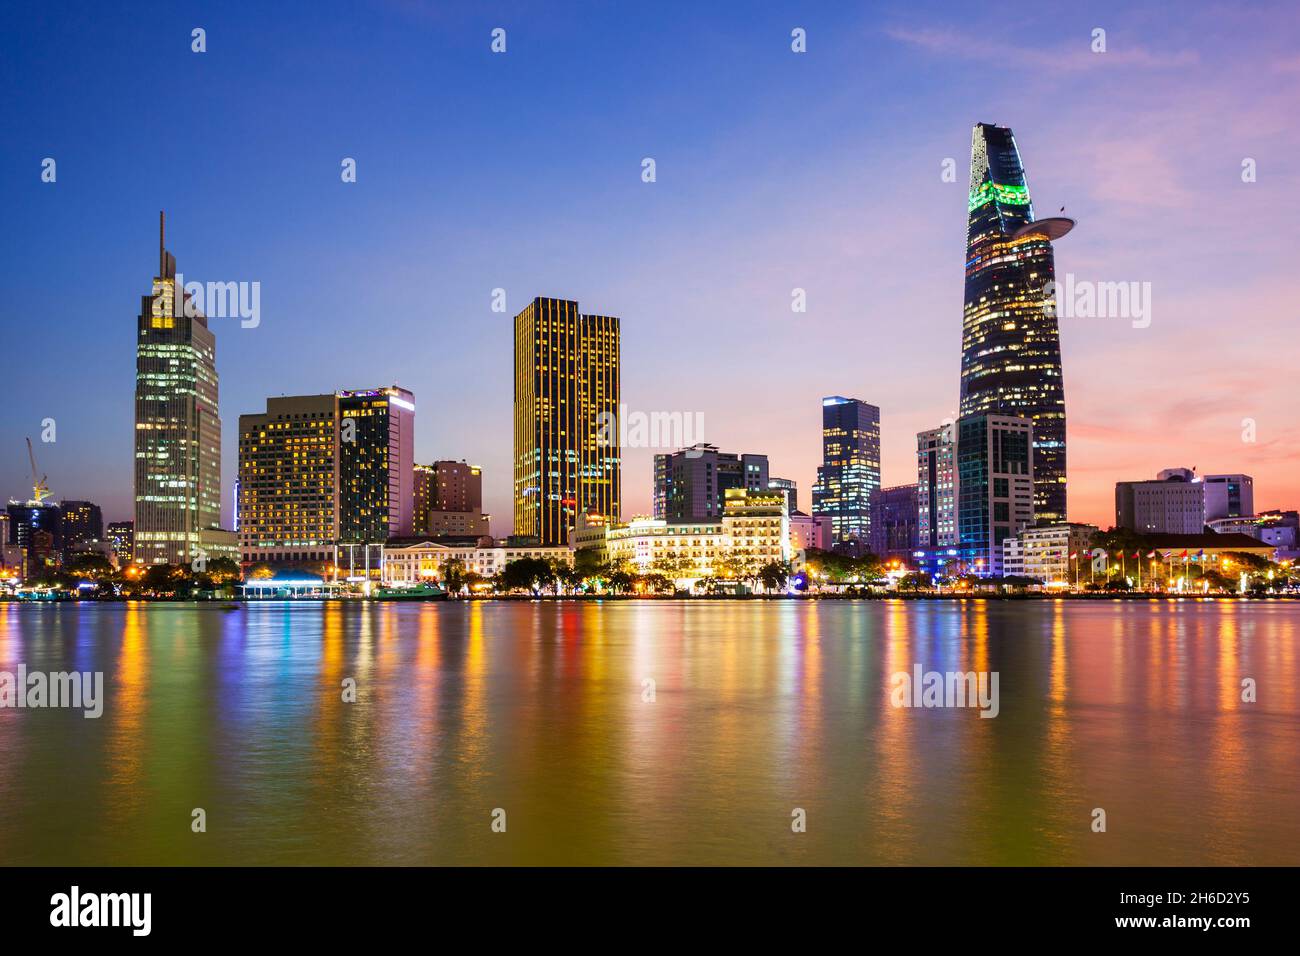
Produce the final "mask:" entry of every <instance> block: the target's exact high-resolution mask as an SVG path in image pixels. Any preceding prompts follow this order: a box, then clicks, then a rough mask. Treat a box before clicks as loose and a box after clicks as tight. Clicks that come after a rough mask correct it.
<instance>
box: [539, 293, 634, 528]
mask: <svg viewBox="0 0 1300 956" xmlns="http://www.w3.org/2000/svg"><path fill="white" fill-rule="evenodd" d="M514 351H515V355H514V445H515V449H514V450H515V454H514V471H515V473H514V533H515V534H517V535H524V536H527V537H531V538H535V539H536V540H537V541H538V542H539V543H540V544H541V545H544V546H560V545H564V544H565V543H566V542H567V540H568V534H569V531H570V530H571V529H572V528H573V527H574V525H575V523H576V517H577V515H579V514H582V513H585V512H594V513H597V514H600V515H604V516H607V517H609V518H610V519H611V520H617V518H618V516H619V514H620V512H621V509H622V484H621V480H622V479H621V475H622V472H621V464H622V459H621V455H622V448H621V439H620V436H619V429H618V426H617V423H618V414H619V396H620V392H619V375H620V371H619V355H620V337H619V320H618V319H617V318H615V317H613V316H607V315H583V314H581V313H580V312H579V311H578V303H577V302H573V301H570V300H567V299H552V298H540V297H539V298H535V299H533V301H532V302H530V303H529V304H528V306H527V307H525V308H524V310H523V311H522V312H520V313H519V314H518V315H517V316H515V328H514Z"/></svg>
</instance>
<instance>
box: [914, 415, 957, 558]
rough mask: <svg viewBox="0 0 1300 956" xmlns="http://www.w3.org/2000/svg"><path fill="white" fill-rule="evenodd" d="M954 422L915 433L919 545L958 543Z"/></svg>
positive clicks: (930, 546) (939, 545)
mask: <svg viewBox="0 0 1300 956" xmlns="http://www.w3.org/2000/svg"><path fill="white" fill-rule="evenodd" d="M955 437H956V426H955V425H944V426H942V427H940V428H932V429H930V430H929V431H923V432H918V433H917V436H916V459H917V461H916V465H917V467H916V511H917V516H916V525H917V538H918V543H919V545H920V547H922V548H929V549H931V550H937V549H940V548H950V547H952V546H953V545H955V544H956V543H957V443H956V441H955V440H954V439H955Z"/></svg>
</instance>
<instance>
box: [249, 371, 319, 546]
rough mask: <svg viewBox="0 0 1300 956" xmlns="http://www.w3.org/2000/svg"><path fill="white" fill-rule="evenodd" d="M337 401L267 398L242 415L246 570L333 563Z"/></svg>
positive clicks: (310, 398) (316, 398)
mask: <svg viewBox="0 0 1300 956" xmlns="http://www.w3.org/2000/svg"><path fill="white" fill-rule="evenodd" d="M337 426H338V398H337V396H335V395H333V394H328V395H299V396H292V397H283V398H268V399H267V400H266V411H265V412H260V413H256V414H252V415H240V416H239V545H240V552H241V556H242V559H243V561H244V562H245V563H246V564H256V563H261V562H266V563H270V564H275V563H314V562H324V561H330V560H333V559H334V545H335V543H336V542H337V541H338V537H339V532H338V513H339V512H338V441H339V433H338V427H337Z"/></svg>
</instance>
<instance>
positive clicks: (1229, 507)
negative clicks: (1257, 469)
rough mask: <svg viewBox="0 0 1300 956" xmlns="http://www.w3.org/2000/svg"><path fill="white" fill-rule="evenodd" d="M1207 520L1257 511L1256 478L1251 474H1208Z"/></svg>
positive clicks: (1206, 480)
mask: <svg viewBox="0 0 1300 956" xmlns="http://www.w3.org/2000/svg"><path fill="white" fill-rule="evenodd" d="M1202 482H1203V483H1204V485H1205V520H1206V521H1212V520H1214V519H1215V518H1239V517H1242V516H1244V515H1253V514H1254V513H1255V479H1254V478H1252V477H1251V476H1250V475H1206V476H1205V477H1204V478H1203V479H1202Z"/></svg>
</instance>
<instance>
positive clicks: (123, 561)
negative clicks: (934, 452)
mask: <svg viewBox="0 0 1300 956" xmlns="http://www.w3.org/2000/svg"><path fill="white" fill-rule="evenodd" d="M108 541H109V543H110V544H112V546H113V554H115V555H116V556H117V564H118V567H125V566H126V565H128V564H130V563H131V558H132V556H133V555H134V554H135V523H134V522H131V521H110V522H109V523H108Z"/></svg>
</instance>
